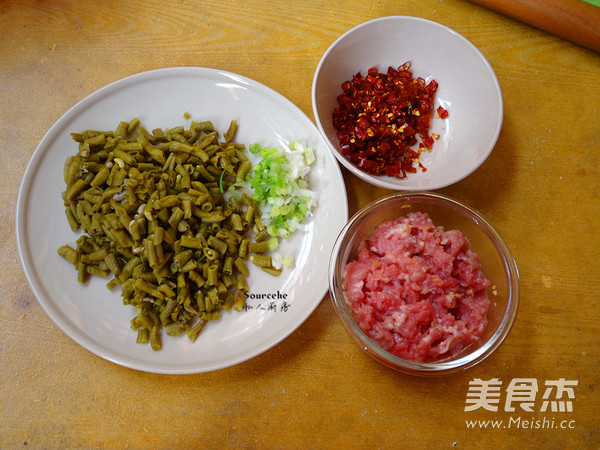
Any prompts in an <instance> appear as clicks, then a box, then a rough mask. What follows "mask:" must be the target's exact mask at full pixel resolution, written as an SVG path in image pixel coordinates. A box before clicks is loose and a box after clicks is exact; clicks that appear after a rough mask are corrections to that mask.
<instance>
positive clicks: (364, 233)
mask: <svg viewBox="0 0 600 450" xmlns="http://www.w3.org/2000/svg"><path fill="white" fill-rule="evenodd" d="M416 211H419V212H424V213H427V214H429V217H431V219H432V220H433V223H434V224H435V225H441V226H443V227H444V229H445V230H451V229H457V230H459V231H461V232H462V233H463V234H464V235H465V236H466V237H467V239H468V240H469V241H470V243H471V248H472V249H473V251H475V252H476V253H477V254H478V255H479V257H480V259H481V263H482V268H483V271H484V273H485V274H486V276H487V277H488V278H490V279H491V280H492V283H491V286H490V288H489V291H488V294H489V298H490V307H489V310H488V314H487V319H488V325H487V327H486V328H485V330H484V332H483V334H482V335H481V336H480V338H479V340H477V341H476V342H474V343H472V344H471V345H469V346H468V347H466V348H465V349H463V350H462V351H461V352H460V353H458V354H455V355H453V356H451V357H448V358H446V359H443V360H439V361H435V362H431V363H420V362H413V361H409V360H406V359H403V358H399V357H397V356H395V355H392V354H391V353H389V352H387V351H385V350H383V349H382V348H380V347H379V346H378V345H377V344H376V343H375V342H374V341H372V340H371V339H370V338H369V337H367V335H366V334H365V333H364V332H363V331H362V330H361V329H360V328H359V326H358V325H357V324H356V322H355V321H354V319H353V318H352V312H351V311H350V309H349V307H348V305H347V304H346V299H345V294H344V291H343V288H342V282H343V274H344V267H345V266H346V264H347V263H348V262H350V261H352V260H354V259H355V258H356V256H357V253H358V248H359V245H360V242H361V241H362V240H363V239H365V238H367V237H369V236H370V235H371V234H372V233H373V231H374V230H375V228H377V227H378V226H379V225H380V224H382V223H383V222H386V221H388V220H391V219H395V218H397V217H400V216H404V215H406V214H407V213H409V212H416ZM329 289H330V293H331V300H332V303H333V306H334V309H335V311H336V313H337V315H338V317H339V318H340V320H341V321H342V324H343V325H344V327H345V328H346V331H347V332H348V333H349V334H350V336H352V337H353V338H354V340H355V341H356V342H357V343H358V345H359V346H360V347H361V348H362V349H363V350H364V351H365V352H366V353H367V354H368V355H370V356H371V357H373V358H374V359H375V360H377V361H379V362H380V363H382V364H384V365H385V366H387V367H390V368H392V369H394V370H397V371H399V372H404V373H408V374H412V375H419V376H431V375H445V374H449V373H453V372H456V371H459V370H464V369H467V368H469V367H472V366H474V365H475V364H477V363H479V362H481V361H483V360H484V359H485V358H487V357H488V356H489V355H490V354H491V353H492V352H494V351H495V350H496V349H497V348H498V347H499V346H500V344H501V343H502V342H503V341H504V339H505V338H506V336H507V335H508V333H509V331H510V329H511V327H512V324H513V322H514V320H515V317H516V315H517V308H518V303H519V272H518V269H517V265H516V262H515V259H514V258H513V256H512V254H511V252H510V250H509V248H508V247H507V245H506V243H505V242H504V240H503V239H502V237H501V236H500V235H499V234H498V232H497V231H496V230H495V229H494V228H493V227H492V225H490V223H489V222H487V221H486V220H485V219H484V218H483V217H482V216H481V215H480V214H479V213H478V212H477V211H475V210H474V209H472V208H470V207H469V206H467V205H465V204H463V203H461V202H459V201H457V200H454V199H451V198H449V197H447V196H444V195H441V194H437V193H431V192H421V193H396V194H391V195H388V196H386V197H384V198H382V199H380V200H377V201H375V202H373V203H371V204H370V205H368V206H367V207H365V208H364V209H362V210H361V211H359V212H358V213H356V214H355V215H354V216H353V217H352V218H351V219H350V221H349V222H348V223H347V224H346V226H345V227H344V228H343V229H342V231H341V233H340V235H339V237H338V239H337V241H336V243H335V245H334V248H333V252H332V255H331V260H330V264H329Z"/></svg>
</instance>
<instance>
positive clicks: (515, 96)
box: [0, 0, 600, 449]
mask: <svg viewBox="0 0 600 450" xmlns="http://www.w3.org/2000/svg"><path fill="white" fill-rule="evenodd" d="M396 14H400V15H412V16H419V17H424V18H427V19H431V20H434V21H437V22H440V23H443V24H445V25H447V26H449V27H451V28H453V29H455V30H456V31H458V32H459V33H461V34H463V35H464V36H465V37H467V38H468V39H469V40H471V41H472V42H473V43H474V44H475V45H476V46H477V47H478V48H479V49H480V50H481V51H482V53H483V54H484V55H485V56H486V57H487V58H488V60H489V61H490V63H491V65H492V67H493V68H494V70H495V71H496V74H497V76H498V78H499V81H500V84H501V87H502V91H503V97H504V106H505V110H504V112H505V115H504V124H503V129H502V132H501V135H500V138H499V140H498V143H497V146H496V148H495V149H494V151H493V152H492V154H491V155H490V157H489V158H488V160H487V161H486V162H485V163H484V164H483V165H482V166H481V168H480V169H478V170H477V171H476V172H475V173H473V174H472V175H471V176H469V177H468V178H466V179H465V180H463V181H461V182H459V183H457V184H456V185H453V186H450V187H448V188H445V189H442V190H441V192H443V193H445V194H448V195H451V196H453V197H456V198H458V199H460V200H463V201H465V202H467V203H468V204H469V205H471V206H473V207H474V208H476V209H478V210H480V211H481V212H482V213H483V214H484V215H485V216H486V217H487V218H489V220H490V221H491V222H492V223H493V224H494V225H495V226H496V227H497V229H498V230H499V231H500V232H501V233H502V234H503V236H504V237H505V239H506V241H507V243H508V244H509V246H510V247H511V249H512V251H513V253H514V255H515V257H516V260H517V263H518V265H519V269H520V275H521V306H520V310H519V314H518V317H517V321H516V323H515V325H514V328H513V330H512V332H511V334H510V335H509V336H508V338H507V340H506V341H505V343H504V344H503V345H502V346H501V347H500V349H499V350H498V351H497V352H496V353H494V354H493V355H492V356H491V357H490V358H488V359H487V360H486V361H484V362H483V363H481V364H480V365H478V366H477V367H475V368H473V369H471V370H469V371H467V372H464V373H459V374H456V375H453V376H450V377H444V378H439V379H420V378H415V377H410V376H406V375H401V374H398V373H395V372H393V371H391V370H388V369H386V368H384V367H383V366H380V365H378V364H377V363H375V362H374V361H372V360H371V359H370V358H369V357H368V356H366V355H365V354H363V353H362V352H361V350H360V349H358V348H357V347H356V346H355V344H354V343H353V342H352V341H351V340H350V338H349V337H348V336H347V335H346V333H345V331H344V329H343V327H342V325H341V324H340V323H339V321H338V320H337V318H336V316H335V313H334V311H333V308H332V307H331V305H330V300H329V297H328V296H326V297H325V298H324V299H323V301H322V302H321V304H320V305H319V306H318V308H317V309H316V311H315V312H314V313H313V314H312V315H311V316H310V317H309V318H308V320H307V321H306V322H305V323H304V324H303V325H302V326H301V327H300V328H298V330H296V331H295V332H294V333H292V334H291V336H289V337H288V338H287V339H285V340H284V341H283V342H282V343H281V344H279V345H277V346H276V347H274V348H273V349H271V350H269V351H267V352H266V353H264V354H262V355H260V356H258V357H256V358H253V359H251V360H249V361H247V362H245V363H242V364H239V365H237V366H234V367H231V368H228V369H223V370H220V371H216V372H211V373H206V374H198V375H185V376H166V375H155V374H146V373H141V372H136V371H134V370H130V369H126V368H122V367H120V366H117V365H114V364H112V363H110V362H108V361H105V360H103V359H101V358H99V357H97V356H95V355H93V354H91V353H90V352H88V351H87V350H85V349H83V348H81V347H80V346H78V345H77V344H76V343H74V342H73V341H72V340H71V339H69V338H68V337H67V336H66V335H65V334H64V333H63V332H61V331H60V330H59V329H58V327H56V326H55V325H54V323H52V321H51V320H50V319H49V318H48V316H46V314H45V313H44V312H43V310H42V309H41V307H40V305H39V304H38V303H37V301H36V300H35V298H34V296H33V294H32V292H31V290H30V289H29V287H28V286H27V283H26V279H25V276H24V274H23V272H22V270H21V267H20V264H19V262H18V255H17V248H16V240H15V237H14V236H15V229H14V222H15V217H14V206H15V202H16V198H17V193H18V187H19V184H20V181H21V177H22V175H23V171H24V170H25V167H26V165H27V163H28V161H29V158H30V157H31V155H32V153H33V152H34V150H35V148H36V145H37V144H38V143H39V141H40V140H41V139H42V137H43V136H44V133H46V131H47V130H48V129H49V128H50V127H51V126H52V124H53V123H54V122H55V121H56V120H58V119H59V117H60V116H61V115H62V114H64V113H65V112H66V111H67V110H68V109H69V108H70V107H71V106H72V105H74V104H75V103H76V102H77V101H79V100H81V99H82V98H83V97H85V96H86V95H88V94H90V93H92V92H94V91H95V90H97V89H99V88H100V87H102V86H104V85H106V84H108V83H110V82H113V81H116V80H118V79H120V78H123V77H125V76H128V75H132V74H135V73H138V72H141V71H145V70H150V69H156V68H161V67H172V66H202V67H212V68H219V69H224V70H229V71H232V72H236V73H239V74H242V75H244V76H248V77H250V78H253V79H255V80H257V81H260V82H261V83H264V84H266V85H267V86H269V87H271V88H273V89H275V90H277V91H279V92H280V93H282V94H283V95H284V96H286V97H287V98H289V99H290V100H291V101H293V102H294V103H295V104H297V105H298V106H299V107H300V108H301V109H302V110H303V111H304V112H305V113H306V114H307V115H308V116H309V117H311V118H312V117H313V114H312V107H311V100H310V89H311V83H312V76H313V73H314V70H315V68H316V66H317V64H318V62H319V59H320V57H321V55H322V54H323V53H324V52H325V50H326V49H327V48H328V46H329V45H330V44H331V43H332V42H333V41H334V40H335V39H336V38H337V37H338V36H339V35H340V34H342V33H343V32H345V31H347V30H348V29H350V28H352V27H353V26H355V25H357V24H359V23H361V22H364V21H366V20H369V19H372V18H376V17H381V16H386V15H396ZM0 30H2V33H0V60H1V61H2V65H0V104H1V108H0V200H1V201H2V204H3V205H4V212H3V214H2V215H1V217H0V250H1V251H0V266H1V269H2V270H1V272H0V273H1V275H0V298H1V299H2V300H1V301H0V327H1V329H2V342H1V343H0V380H1V381H0V447H2V448H16V447H23V446H25V445H27V447H33V448H75V447H82V448H99V447H105V448H123V447H131V448H148V447H159V448H166V447H174V446H176V447H181V448H186V447H189V448H198V447H200V448H223V447H225V448H245V449H254V448H256V449H259V448H260V449H263V448H279V449H287V448H290V449H297V448H351V449H353V448H356V449H358V448H390V449H391V448H453V447H455V448H468V449H472V448H486V449H487V448H516V447H519V448H551V449H562V448H598V447H599V446H600V430H599V423H598V416H599V414H600V409H599V405H600V398H599V394H598V392H599V383H598V382H599V380H600V377H599V375H598V367H600V327H599V323H600V317H599V308H598V301H597V298H596V297H597V295H596V293H597V292H598V291H599V290H600V277H598V274H599V270H598V269H599V266H598V256H599V255H600V244H599V241H598V236H599V235H600V220H598V219H599V211H600V161H599V155H600V152H599V149H600V131H599V128H598V118H599V113H600V111H599V107H600V57H599V55H598V53H595V52H593V51H590V50H587V49H585V48H583V47H581V46H578V45H574V44H572V43H571V42H568V41H566V40H564V39H562V38H560V37H557V36H554V35H551V34H548V33H545V32H543V31H540V30H537V29H535V28H532V27H531V26H529V25H527V24H524V23H521V22H518V21H515V20H513V19H511V18H509V17H506V16H505V15H502V14H499V13H496V12H494V11H492V10H490V9H488V8H483V7H480V6H479V5H476V4H474V3H472V2H470V1H463V0H421V1H419V2H410V1H408V0H401V1H391V0H380V1H372V2H350V1H346V0H341V1H338V2H330V1H324V0H308V1H306V2H278V1H268V0H263V1H253V0H251V1H241V0H240V1H235V0H234V1H230V2H219V1H215V0H212V1H204V2H200V1H194V0H166V1H157V0H146V1H138V2H130V3H127V4H124V3H123V2H116V1H114V0H102V1H101V0H87V1H85V2H80V1H75V0H45V1H37V0H2V1H0ZM343 175H344V179H345V182H346V186H347V191H348V200H349V207H350V213H354V212H356V211H357V210H358V209H359V208H361V207H362V206H365V205H366V204H367V203H369V202H371V201H373V200H375V199H377V198H379V197H380V196H382V195H384V194H386V193H387V192H388V191H386V190H383V189H379V188H375V187H372V186H367V185H365V184H364V183H362V182H360V181H358V180H356V179H355V178H353V177H351V176H350V174H349V173H348V172H346V171H345V170H343ZM476 378H481V379H484V380H489V379H491V378H499V379H501V380H503V381H504V383H506V384H508V383H509V382H510V381H511V380H513V379H516V378H532V379H536V380H537V381H538V382H539V383H541V384H543V383H544V382H545V381H546V380H555V379H559V378H565V379H567V380H578V383H579V384H578V386H577V388H576V390H575V393H576V399H575V400H574V411H573V412H572V413H568V414H567V413H562V414H561V413H555V414H554V415H546V416H544V415H542V414H540V413H539V412H536V413H527V412H525V411H522V412H516V413H509V412H506V411H504V410H503V406H504V405H501V407H500V411H498V412H496V413H492V412H488V411H483V410H479V411H473V412H465V411H464V407H465V399H466V394H467V392H468V386H469V381H471V380H473V379H476ZM539 395H541V393H540V394H539ZM502 398H503V399H504V398H505V396H504V395H503V397H502ZM517 417H522V418H523V419H526V418H530V419H531V418H534V419H535V418H538V419H540V418H542V417H548V418H552V417H554V418H555V419H556V420H557V421H561V420H565V419H568V420H570V421H571V420H573V421H574V428H570V429H560V428H557V429H522V428H521V429H517V428H515V427H514V426H513V427H512V428H509V429H492V428H481V429H480V428H477V429H469V428H467V426H466V424H465V420H469V419H474V420H477V419H480V420H487V419H500V420H504V421H509V420H510V419H511V418H512V419H515V418H517ZM504 423H505V424H506V423H507V422H504Z"/></svg>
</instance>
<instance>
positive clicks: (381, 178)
mask: <svg viewBox="0 0 600 450" xmlns="http://www.w3.org/2000/svg"><path fill="white" fill-rule="evenodd" d="M386 21H413V22H421V23H424V24H426V25H428V26H434V27H438V28H440V29H442V30H444V31H446V32H448V33H449V34H451V35H453V36H454V37H456V38H457V39H458V40H460V41H462V42H463V43H464V44H465V45H466V47H467V48H469V49H470V50H471V51H473V52H474V53H475V54H476V55H477V56H478V57H479V59H480V60H481V62H482V63H483V65H484V66H485V67H486V68H487V70H488V72H489V74H490V76H491V79H492V81H493V84H494V87H495V93H496V95H497V96H495V98H497V100H498V103H497V108H498V110H497V113H498V121H497V123H496V126H495V130H494V133H493V135H492V139H491V140H490V142H489V143H488V148H487V149H486V151H485V152H483V153H482V156H481V158H479V160H478V161H476V163H475V164H473V166H472V167H470V168H469V169H468V170H465V171H464V172H463V173H461V174H460V175H459V177H457V178H454V179H451V180H449V181H445V182H431V183H429V184H428V185H427V186H426V187H424V186H416V185H399V184H396V183H394V182H393V181H388V180H394V178H393V177H389V176H386V175H371V174H368V173H367V172H365V171H363V170H361V169H359V168H358V167H356V166H355V165H354V164H352V163H351V162H350V161H348V160H347V159H346V158H345V157H344V156H343V155H342V154H340V152H339V151H338V150H337V149H336V148H335V146H334V145H333V144H332V143H331V141H330V139H329V138H328V137H327V134H326V133H325V130H324V128H323V125H322V120H321V115H320V114H319V111H318V108H317V80H318V78H319V74H320V73H321V69H322V68H323V66H324V65H325V62H326V60H327V59H328V57H329V55H330V54H331V53H332V52H333V51H334V49H335V48H336V47H337V46H338V45H339V44H340V42H341V41H342V40H344V39H345V38H347V37H348V35H350V34H352V33H354V32H356V31H358V30H359V29H361V28H365V27H368V26H371V25H373V24H376V23H380V22H386ZM311 101H312V109H313V115H314V119H315V123H316V125H317V128H318V129H319V132H320V133H321V135H322V136H323V139H324V141H325V143H326V144H327V148H328V149H329V151H331V152H332V153H333V155H334V156H335V158H336V159H337V160H338V162H339V163H340V164H341V165H342V166H343V167H345V168H346V169H348V170H349V171H350V172H351V173H352V174H353V175H354V176H357V177H358V178H359V179H361V180H363V181H366V182H367V183H369V184H372V185H374V186H377V187H381V188H386V189H393V190H395V191H416V192H418V191H423V190H435V189H441V188H444V187H447V186H450V185H452V184H455V183H458V182H459V181H461V180H463V179H465V178H467V177H468V176H469V175H471V174H472V173H473V172H475V171H476V170H477V169H478V168H479V167H481V165H482V164H483V163H484V162H485V161H486V160H487V159H488V157H489V156H490V154H491V153H492V151H493V150H494V148H495V147H496V144H497V143H498V139H499V137H500V132H501V131H502V125H503V121H504V100H503V96H502V87H501V86H500V82H499V80H498V76H497V75H496V72H495V71H494V68H493V67H492V65H491V64H490V62H489V61H488V59H487V58H486V57H485V55H484V54H483V52H482V51H481V50H480V49H479V48H478V47H477V46H475V44H473V43H472V42H471V41H470V40H469V39H467V38H466V37H465V36H463V35H462V34H460V33H459V32H457V31H456V30H454V29H452V28H450V27H449V26H447V25H444V24H442V23H439V22H436V21H433V20H430V19H425V18H423V17H416V16H407V15H390V16H383V17H377V18H374V19H371V20H368V21H366V22H362V23H360V24H358V25H355V26H354V27H352V28H350V29H348V30H347V31H345V32H344V33H343V34H341V35H340V36H338V38H337V39H335V41H333V42H332V43H331V45H330V46H329V47H328V48H327V50H326V51H325V53H323V56H322V57H321V59H320V60H319V62H318V64H317V67H316V69H315V72H314V75H313V81H312V86H311Z"/></svg>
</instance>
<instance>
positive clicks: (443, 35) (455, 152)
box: [312, 16, 503, 191]
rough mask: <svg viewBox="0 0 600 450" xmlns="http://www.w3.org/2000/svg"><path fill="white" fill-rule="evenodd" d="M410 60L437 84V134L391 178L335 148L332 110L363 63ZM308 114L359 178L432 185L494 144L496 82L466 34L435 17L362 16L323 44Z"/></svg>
mask: <svg viewBox="0 0 600 450" xmlns="http://www.w3.org/2000/svg"><path fill="white" fill-rule="evenodd" d="M405 62H410V63H411V71H412V72H413V77H422V78H424V79H425V80H426V81H427V82H429V81H430V80H431V79H434V80H436V81H437V82H438V84H439V88H438V90H437V93H436V101H435V106H434V108H437V107H438V106H442V107H444V108H445V109H447V110H448V111H449V116H448V117H447V118H446V119H436V118H435V113H434V117H433V118H432V121H431V128H430V132H432V133H436V134H439V135H440V138H439V139H438V140H436V141H435V143H434V145H433V150H432V151H431V152H423V153H421V162H422V163H423V165H424V166H425V167H426V168H427V170H426V171H425V172H422V171H419V172H417V173H415V174H409V175H408V176H407V177H406V178H403V179H399V178H395V177H389V176H372V175H369V174H367V173H366V172H364V171H363V170H361V169H358V168H357V167H356V166H355V165H353V164H352V163H351V162H350V161H349V160H347V159H346V158H345V157H344V156H342V154H341V153H340V146H339V143H338V139H337V136H336V130H335V128H334V126H333V120H332V113H333V110H334V108H335V107H336V106H337V105H338V103H337V97H338V95H339V94H340V93H341V92H342V90H341V84H342V83H343V82H344V81H346V80H351V79H352V77H353V76H354V75H355V74H356V73H357V72H361V73H362V74H363V75H365V76H366V74H367V71H368V69H369V68H371V67H377V68H378V69H379V70H380V71H386V70H387V68H388V67H389V66H393V67H395V68H398V67H399V66H401V65H402V64H404V63H405ZM312 104H313V112H314V116H315V121H316V123H317V127H318V128H319V131H320V132H321V133H322V134H323V136H324V137H325V139H326V141H327V143H328V146H329V149H330V150H331V151H332V152H333V154H334V155H335V157H336V158H337V159H338V161H339V162H340V163H341V164H342V165H343V166H344V167H345V168H347V169H348V170H349V171H350V172H352V173H353V174H355V175H356V176H358V177H359V178H361V179H363V180H365V181H367V182H369V183H371V184H374V185H376V186H379V187H383V188H388V189H396V190H409V191H413V190H432V189H439V188H442V187H445V186H448V185H450V184H453V183H455V182H457V181H459V180H461V179H463V178H465V177H466V176H468V175H469V174H471V173H472V172H473V171H474V170H475V169H477V168H478V167H479V166H480V165H481V164H482V163H483V162H484V161H485V160H486V158H487V157H488V156H489V154H490V153H491V151H492V149H493V148H494V146H495V144H496V141H497V139H498V136H499V134H500V129H501V128H502V115H503V103H502V92H501V89H500V84H499V83H498V79H497V78H496V75H495V73H494V70H493V69H492V67H491V66H490V64H489V62H488V61H487V60H486V59H485V57H484V56H483V54H482V53H481V52H480V51H479V50H478V49H477V48H476V47H475V46H474V45H473V44H472V43H471V42H469V41H468V40H467V39H466V38H464V37H463V36H461V35H460V34H458V33H457V32H456V31H453V30H451V29H450V28H448V27H446V26H444V25H440V24H439V23H436V22H432V21H430V20H426V19H421V18H417V17H406V16H390V17H382V18H379V19H375V20H371V21H369V22H365V23H363V24H361V25H358V26H356V27H355V28H353V29H351V30H349V31H348V32H346V33H345V34H343V35H342V36H341V37H340V38H338V39H337V40H336V41H335V42H334V43H333V44H332V45H331V46H330V47H329V49H328V50H327V51H326V52H325V54H324V55H323V57H322V59H321V61H320V62H319V65H318V66H317V70H316V72H315V76H314V79H313V85H312Z"/></svg>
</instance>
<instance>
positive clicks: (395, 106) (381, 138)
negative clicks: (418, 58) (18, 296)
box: [333, 62, 448, 178]
mask: <svg viewBox="0 0 600 450" xmlns="http://www.w3.org/2000/svg"><path fill="white" fill-rule="evenodd" d="M409 69H410V63H408V62H407V63H405V64H403V65H401V66H400V67H398V69H395V68H394V67H391V66H390V67H388V70H387V72H385V73H384V72H379V70H378V69H377V68H376V67H372V68H370V69H369V70H368V72H367V76H366V77H363V76H362V74H361V73H360V72H358V73H357V74H356V75H355V76H354V77H353V78H352V80H349V81H344V82H343V83H342V85H341V86H342V93H341V94H340V95H339V96H338V98H337V100H338V105H339V106H338V107H336V108H335V110H334V112H333V125H334V127H335V129H336V131H337V138H338V140H339V143H340V147H341V150H342V154H343V155H344V156H345V157H346V158H348V159H349V160H350V161H351V162H352V163H354V164H355V165H356V166H357V167H360V168H361V169H363V170H365V171H366V172H368V173H370V174H373V175H389V176H394V177H398V178H404V177H406V174H407V173H415V172H416V171H417V169H421V170H422V171H425V170H426V168H425V167H423V165H422V164H421V163H420V162H419V153H420V152H422V151H425V150H431V147H432V146H433V143H434V139H433V138H432V137H431V136H430V135H429V126H430V121H431V115H432V112H433V109H434V106H433V102H434V97H435V92H436V91H437V88H438V83H437V82H436V81H435V80H431V81H430V82H429V83H426V82H425V80H424V79H423V78H420V77H419V78H413V76H412V72H411V71H410V70H409ZM440 108H441V107H439V108H438V110H437V111H438V114H439V115H440V117H441V116H442V114H440ZM442 110H443V111H444V112H445V116H444V117H447V116H448V112H447V111H446V110H444V109H443V108H442ZM417 136H418V137H419V138H420V142H419V139H417ZM417 142H418V143H419V145H418V147H417V148H416V149H415V148H414V147H415V146H416V145H417Z"/></svg>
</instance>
